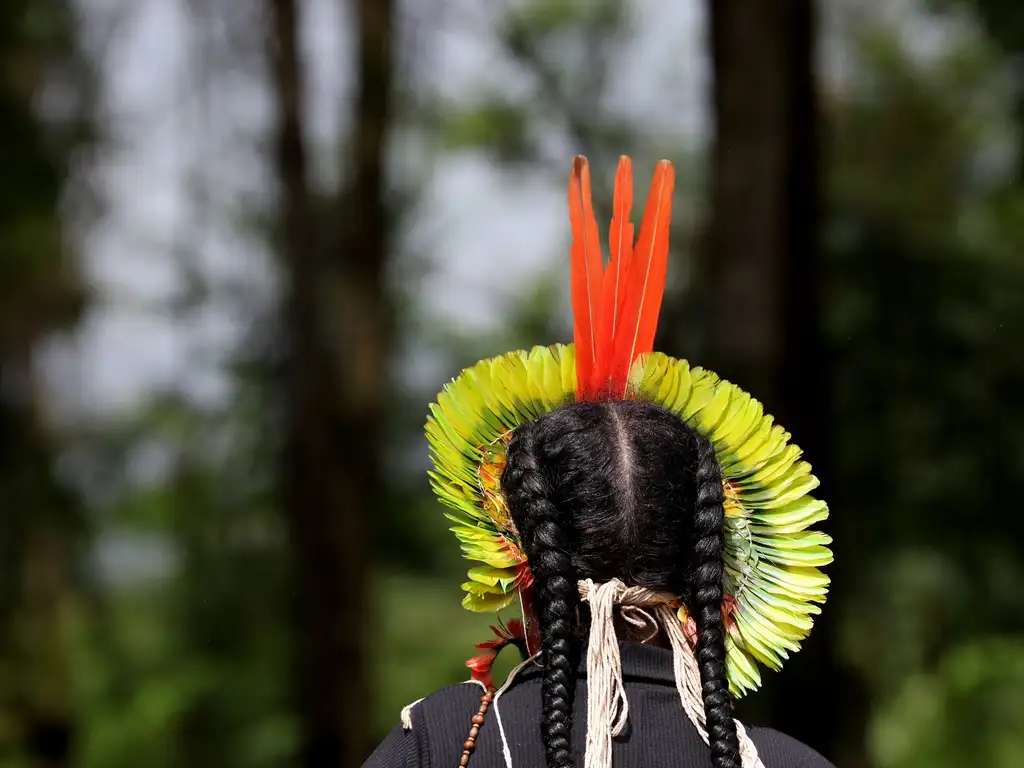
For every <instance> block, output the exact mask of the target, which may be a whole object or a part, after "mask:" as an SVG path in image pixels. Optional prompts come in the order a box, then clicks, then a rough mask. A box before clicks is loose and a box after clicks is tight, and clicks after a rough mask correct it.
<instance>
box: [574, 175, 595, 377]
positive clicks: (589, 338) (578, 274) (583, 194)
mask: <svg viewBox="0 0 1024 768" xmlns="http://www.w3.org/2000/svg"><path fill="white" fill-rule="evenodd" d="M569 222H570V224H571V225H572V248H571V250H570V253H569V264H570V266H569V270H570V287H571V291H572V311H573V323H574V329H573V337H574V342H575V345H576V380H577V388H578V389H579V390H580V392H581V393H587V392H589V391H590V386H591V383H592V382H593V380H594V374H595V367H594V363H595V360H596V357H597V318H598V312H599V310H600V301H601V284H602V282H603V280H604V259H603V258H602V257H601V241H600V237H599V235H598V232H597V219H596V218H594V206H593V203H592V201H591V197H590V166H589V165H588V164H587V159H586V158H585V157H582V156H578V157H576V159H575V160H573V164H572V173H571V174H570V175H569Z"/></svg>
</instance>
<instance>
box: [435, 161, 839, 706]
mask: <svg viewBox="0 0 1024 768" xmlns="http://www.w3.org/2000/svg"><path fill="white" fill-rule="evenodd" d="M674 183H675V172H674V170H673V167H672V164H671V163H669V162H668V161H665V160H663V161H661V162H660V163H658V165H657V167H656V168H655V172H654V177H653V180H652V182H651V189H650V193H649V195H648V198H647V206H646V209H645V211H644V216H643V220H642V223H641V226H640V233H639V236H638V237H637V238H636V240H635V242H634V238H633V235H634V228H633V224H632V223H631V222H630V210H631V208H632V203H633V171H632V165H631V163H630V160H629V158H626V157H623V158H622V159H621V160H620V161H619V167H618V171H617V173H616V176H615V190H614V201H613V211H612V221H611V226H610V228H609V246H610V258H609V260H608V263H607V265H606V264H605V261H604V258H603V256H602V254H601V243H600V236H599V232H598V226H597V221H596V219H595V217H594V208H593V205H592V202H591V189H590V169H589V166H588V164H587V161H586V159H585V158H582V157H578V158H576V160H575V161H574V162H573V167H572V172H571V175H570V177H569V220H570V224H571V228H572V247H571V252H570V275H571V292H572V305H573V317H574V343H573V344H571V345H567V346H564V345H560V344H555V345H553V346H549V347H534V348H533V349H532V350H530V351H528V352H527V351H517V352H510V353H508V354H505V355H502V356H500V357H495V358H492V359H489V360H483V361H481V362H479V363H477V364H475V365H473V366H472V367H470V368H468V369H466V370H465V371H463V372H462V373H461V374H460V375H459V376H458V377H456V378H455V379H454V380H452V381H451V382H450V383H449V384H448V385H446V386H445V388H444V390H443V391H442V392H441V393H440V394H439V395H438V399H437V402H436V403H434V404H432V405H431V408H430V416H429V417H428V419H427V426H426V430H427V437H428V439H429V441H430V445H431V452H432V457H433V463H434V469H433V470H432V471H431V473H430V477H431V482H432V485H433V488H434V491H435V492H436V494H437V496H438V497H439V498H440V500H441V501H442V502H443V503H444V504H445V505H446V506H447V507H449V510H448V511H447V512H446V514H447V516H448V517H449V518H450V519H451V520H452V521H453V522H454V523H455V525H454V527H453V528H452V531H453V532H454V533H455V535H456V537H458V539H459V542H460V544H461V546H462V551H463V553H464V554H465V556H466V557H467V558H469V559H470V560H472V561H475V562H476V563H477V565H476V566H475V567H473V568H471V569H470V571H469V573H468V580H467V581H466V582H465V583H464V584H463V585H462V586H463V589H464V591H465V598H464V599H463V605H464V606H465V607H466V608H468V609H470V610H473V611H497V610H501V609H502V608H505V607H507V606H508V605H510V604H511V603H512V602H513V601H514V600H516V598H517V596H518V597H520V598H522V599H525V598H526V597H527V596H528V594H529V584H530V575H529V568H528V563H527V561H526V557H525V554H524V553H523V550H522V548H521V547H520V543H519V541H518V538H517V535H516V532H515V529H514V526H513V525H512V524H511V519H510V517H509V513H508V509H507V506H506V504H505V499H504V497H503V495H502V492H501V485H500V480H501V472H502V470H503V469H504V465H505V447H506V445H507V444H508V441H509V439H510V438H511V435H512V432H513V431H514V430H515V429H516V427H517V426H519V425H520V424H522V423H524V422H526V421H530V420H532V419H535V418H537V417H539V416H540V415H541V414H543V413H546V412H548V411H551V410H554V409H555V408H558V407H559V406H561V405H564V404H566V403H569V402H574V401H580V400H596V399H605V398H627V397H635V398H642V399H646V400H649V401H650V402H653V403H656V404H658V405H660V406H661V407H663V408H665V409H667V410H669V411H671V412H672V413H674V414H676V415H677V416H679V418H681V419H682V420H684V421H685V422H686V423H688V424H689V425H690V426H691V427H693V428H694V429H696V430H697V431H699V432H700V433H702V434H703V435H705V436H706V437H707V438H708V439H709V440H710V441H711V442H712V444H713V445H714V447H715V451H716V454H717V457H718V461H719V463H720V464H721V467H722V474H723V478H724V492H725V512H726V519H725V537H726V543H725V563H726V573H725V577H724V581H725V590H726V593H727V598H726V601H725V603H726V627H727V629H728V634H727V637H726V653H727V659H726V664H727V670H728V676H729V682H730V687H731V688H732V691H733V693H734V694H735V695H742V694H743V693H745V692H747V691H750V690H753V689H755V688H757V687H758V686H759V685H760V682H761V673H760V670H759V667H758V665H759V664H763V665H764V666H767V667H769V668H771V669H778V668H779V667H780V666H781V665H782V662H783V661H784V660H785V659H786V658H788V656H789V654H790V653H792V652H795V651H797V650H798V649H799V647H800V642H801V641H802V640H803V639H804V638H805V637H806V636H807V634H808V633H809V632H810V630H811V626H812V617H813V616H814V615H815V614H818V613H819V612H820V608H819V604H820V603H822V602H824V600H825V596H826V593H827V591H828V583H829V580H828V577H827V576H825V575H824V574H823V573H822V572H821V571H820V570H819V569H820V567H822V566H824V565H827V564H828V563H830V562H831V561H832V552H831V551H830V549H829V548H828V545H829V544H830V543H831V540H830V539H829V537H828V536H827V535H825V534H823V533H819V532H816V531H814V530H811V526H813V525H814V524H816V523H818V522H820V521H822V520H824V519H825V518H826V517H827V516H828V508H827V506H826V504H825V502H823V501H821V500H819V499H816V498H814V497H812V496H811V495H810V493H811V491H813V490H814V489H815V488H816V487H817V485H818V480H817V478H815V477H814V475H813V474H811V467H810V465H809V464H808V463H807V462H805V461H802V460H801V451H800V449H799V448H797V447H796V446H795V445H792V444H791V443H790V442H789V439H790V435H789V433H788V432H786V431H785V430H784V429H783V428H782V427H781V426H779V425H777V424H775V423H774V420H773V419H772V417H771V416H769V415H766V414H765V413H764V409H763V408H762V406H761V403H759V402H758V401H757V400H755V399H753V398H752V397H751V396H750V395H748V394H747V393H746V392H744V391H743V390H741V389H740V388H739V387H736V386H734V385H733V384H730V383H729V382H727V381H724V380H723V379H720V378H719V377H718V376H717V375H715V374H714V373H712V372H711V371H708V370H705V369H703V368H697V367H694V368H691V367H690V365H689V363H687V362H686V361H685V360H677V359H674V358H671V357H668V356H666V355H663V354H661V353H658V352H654V351H653V347H654V337H655V332H656V330H657V325H658V315H659V312H660V310H661V302H662V297H663V295H664V290H665V275H666V271H667V265H668V252H669V228H670V221H671V215H672V191H673V186H674ZM680 618H681V620H683V621H686V620H687V617H686V615H685V609H681V613H680ZM517 626H518V625H517ZM499 634H500V633H499ZM492 643H493V641H492ZM488 648H491V646H490V645H489V646H488ZM474 669H475V668H474Z"/></svg>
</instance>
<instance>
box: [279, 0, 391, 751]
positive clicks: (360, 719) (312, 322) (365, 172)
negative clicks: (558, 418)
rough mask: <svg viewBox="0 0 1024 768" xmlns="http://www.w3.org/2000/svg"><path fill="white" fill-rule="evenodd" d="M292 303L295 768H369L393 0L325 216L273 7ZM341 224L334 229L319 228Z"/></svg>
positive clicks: (371, 22) (292, 17)
mask: <svg viewBox="0 0 1024 768" xmlns="http://www.w3.org/2000/svg"><path fill="white" fill-rule="evenodd" d="M269 2H270V4H271V8H272V11H273V17H272V18H273V22H274V25H275V31H276V35H275V37H276V40H275V46H274V64H275V67H274V69H275V81H276V92H277V109H278V118H279V125H278V134H277V172H278V177H279V182H280V187H281V194H282V200H281V211H282V223H283V262H284V265H285V274H286V279H287V280H288V294H287V299H286V306H285V323H286V327H287V340H288V347H289V353H290V354H289V359H288V363H287V380H286V383H285V392H286V396H287V398H286V399H287V411H286V414H287V425H286V431H287V434H286V444H285V455H284V463H283V468H282V469H283V490H284V498H285V507H286V512H287V517H288V523H289V526H290V533H291V540H292V546H293V556H294V568H295V583H296V647H295V654H296V677H297V680H296V684H297V695H298V701H299V709H300V712H301V716H302V719H303V726H304V740H303V746H302V756H301V764H302V765H305V766H308V767H309V768H314V767H315V768H336V767H341V768H349V767H353V768H354V767H355V766H359V765H361V763H362V761H363V759H364V758H365V756H366V753H367V749H368V746H369V744H368V737H369V722H368V713H369V711H370V709H371V707H370V701H369V698H370V690H369V685H368V682H367V677H366V673H367V666H368V663H367V662H368V658H367V655H368V654H367V635H366V629H367V628H368V626H369V624H370V620H371V618H372V617H371V615H370V610H369V600H368V599H367V598H368V592H369V576H370V573H369V570H370V569H369V559H368V551H369V543H370V542H369V540H368V539H369V525H368V521H369V517H370V515H371V514H374V513H375V512H376V511H377V509H376V508H377V507H378V506H379V505H380V504H382V496H383V483H382V471H381V463H382V457H381V454H382V444H381V430H382V421H383V418H384V413H385V405H386V403H385V397H386V393H387V391H388V387H387V373H388V361H389V331H388V317H389V315H388V302H387V300H386V295H385V288H384V271H385V269H384V268H385V264H386V258H387V251H388V248H387V241H386V234H387V232H386V229H387V217H386V209H385V201H384V195H385V189H384V181H383V178H384V161H385V140H386V132H387V127H388V120H389V111H388V106H389V102H390V90H391V52H390V41H391V26H392V6H391V2H390V0H360V2H359V3H357V15H358V39H357V48H358V54H357V63H358V75H357V77H358V93H357V96H356V104H355V108H354V113H355V123H354V131H355V133H354V136H353V137H352V141H351V147H352V148H353V149H352V152H353V156H352V157H351V158H350V161H349V167H351V168H353V172H352V176H351V178H350V179H349V180H348V181H349V186H348V187H347V189H346V191H345V192H344V193H343V194H341V195H340V196H339V198H338V201H337V203H336V210H335V211H332V212H331V213H333V214H335V215H334V216H331V217H329V218H328V219H325V218H323V217H321V216H318V215H317V212H316V211H315V209H314V205H313V200H312V195H311V192H310V189H309V184H308V180H307V170H306V166H307V159H306V151H305V147H304V143H303V137H302V126H303V117H302V104H301V101H302V99H301V95H302V87H303V82H302V67H301V63H300V55H299V52H298V42H297V28H298V19H297V15H298V8H297V3H296V0H269ZM327 220H332V221H333V220H337V221H338V222H339V223H340V231H337V230H336V231H333V232H329V233H328V232H326V231H324V230H323V227H322V225H323V224H324V223H325V222H326V221H327Z"/></svg>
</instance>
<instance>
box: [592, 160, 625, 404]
mask: <svg viewBox="0 0 1024 768" xmlns="http://www.w3.org/2000/svg"><path fill="white" fill-rule="evenodd" d="M632 207H633V164H632V162H631V161H630V159H629V158H628V157H626V156H625V155H623V156H622V157H620V158H619V167H618V170H617V171H616V173H615V197H614V200H613V203H612V223H611V227H610V229H609V231H608V243H609V249H610V251H611V258H610V260H609V262H608V267H607V268H606V269H605V273H604V284H603V285H602V289H601V314H600V315H599V317H598V321H597V363H596V371H595V381H594V383H593V387H592V388H593V389H594V390H596V391H600V390H602V389H604V388H606V387H607V386H608V383H609V382H608V380H609V378H610V377H611V375H612V370H611V368H612V359H613V355H614V351H615V347H614V344H615V331H616V326H617V324H618V314H619V310H620V309H621V308H622V299H623V297H624V295H625V294H624V292H623V288H624V286H625V276H626V274H627V270H628V268H629V261H630V258H631V256H632V253H633V224H632V223H631V222H630V220H629V213H630V210H631V209H632Z"/></svg>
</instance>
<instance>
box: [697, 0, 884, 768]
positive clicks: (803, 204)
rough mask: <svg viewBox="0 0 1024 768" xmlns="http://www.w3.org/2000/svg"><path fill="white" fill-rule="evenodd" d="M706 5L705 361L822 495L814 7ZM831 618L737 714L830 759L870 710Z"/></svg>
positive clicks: (823, 379)
mask: <svg viewBox="0 0 1024 768" xmlns="http://www.w3.org/2000/svg"><path fill="white" fill-rule="evenodd" d="M708 9H709V14H710V31H711V49H712V58H713V65H714V94H713V102H714V115H715V122H716V133H715V144H714V149H713V155H712V173H711V176H712V184H713V188H712V197H711V200H712V209H711V219H710V222H709V226H708V231H707V233H706V241H705V243H706V253H705V254H704V256H705V258H706V263H705V264H704V265H703V271H704V272H705V277H706V284H707V285H708V290H707V291H706V296H707V302H708V306H709V309H710V315H711V333H710V342H711V350H710V355H709V357H710V363H711V367H712V368H713V369H714V370H716V371H717V372H718V373H720V374H721V375H723V376H724V377H726V378H728V379H730V380H731V381H734V382H735V383H737V384H738V385H740V386H742V387H743V388H744V389H747V390H748V391H750V392H752V393H753V394H754V395H755V396H756V397H757V398H758V399H760V400H761V401H762V402H764V404H765V408H766V410H767V411H768V412H771V413H774V414H775V415H776V416H777V417H778V420H779V421H780V422H781V423H783V424H784V425H785V426H786V428H787V429H788V430H790V431H791V432H792V434H793V439H794V441H795V442H796V443H797V444H798V445H800V446H801V447H802V448H803V449H804V450H805V452H806V454H807V456H808V458H809V459H810V461H811V462H812V463H813V464H814V468H815V473H816V474H817V475H818V476H819V477H820V478H822V479H823V485H824V488H823V494H822V495H823V496H825V498H827V497H828V496H827V494H828V484H827V476H828V474H829V446H828V445H827V444H826V443H825V441H824V439H823V437H824V435H825V432H824V431H823V430H822V428H821V425H822V424H823V423H826V422H827V420H828V419H829V398H828V396H827V387H828V384H829V382H828V375H827V360H826V357H825V350H824V346H823V344H822V340H821V335H820V332H821V313H820V307H819V302H820V298H821V294H822V290H823V287H822V285H821V279H820V271H819V263H818V262H819V260H818V244H817V236H818V225H819V221H820V218H821V217H820V205H819V199H820V182H819V140H818V115H817V101H816V94H815V78H814V38H815V23H814V9H813V3H812V0H791V2H786V3H781V4H780V3H777V2H772V1H771V0H747V1H745V2H743V1H741V0H710V1H709V2H708ZM840 538H841V537H840ZM841 559H842V558H840V557H837V563H839V561H840V560H841ZM829 573H830V574H831V575H832V577H833V583H834V587H835V588H836V589H834V590H833V600H834V597H835V593H836V592H837V591H841V585H842V579H841V578H840V570H839V568H837V567H836V566H833V567H831V568H830V569H829ZM832 613H833V612H830V611H829V610H826V611H825V612H824V616H823V617H822V619H821V620H820V621H819V622H818V624H817V626H816V628H815V631H814V633H813V634H812V636H811V638H810V639H809V641H808V642H807V643H805V646H804V649H803V650H802V651H801V652H800V653H799V654H797V655H796V656H795V657H794V658H793V659H792V660H791V661H790V662H789V663H788V664H787V665H786V668H785V669H784V671H783V672H782V673H781V675H779V676H778V678H777V679H776V678H775V676H773V675H771V674H770V673H769V675H768V676H767V680H766V686H765V689H766V690H765V691H764V692H763V694H762V695H761V696H758V697H755V700H754V701H753V702H751V703H750V704H747V703H745V705H744V706H745V708H746V707H750V708H751V709H752V710H753V711H755V712H757V716H758V717H759V718H760V719H763V718H765V717H767V718H768V719H770V720H771V721H773V723H774V724H775V725H777V726H778V727H780V728H781V729H783V730H785V731H787V732H788V733H790V734H791V735H793V736H795V737H796V738H799V739H801V740H802V741H805V742H806V743H808V744H810V745H811V746H814V747H816V748H817V749H819V751H822V752H823V753H825V754H826V756H832V757H835V756H836V755H837V754H838V753H839V751H840V750H843V752H844V753H845V754H849V753H847V752H846V750H845V749H844V747H845V744H841V742H846V741H847V739H846V738H845V734H844V735H841V731H842V732H846V733H848V734H849V735H850V736H851V737H852V740H853V741H855V742H859V741H860V737H861V735H862V728H863V723H864V717H865V710H864V706H863V701H861V700H859V699H858V698H857V696H856V695H855V692H854V689H853V682H852V681H851V680H848V679H846V677H845V676H844V674H843V672H842V669H841V668H840V666H839V665H838V663H837V661H836V659H835V658H834V652H835V650H834V649H835V645H836V644H835V642H834V638H833V635H834V629H833V628H834V626H835V617H834V616H833V615H832ZM840 691H842V693H840Z"/></svg>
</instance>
